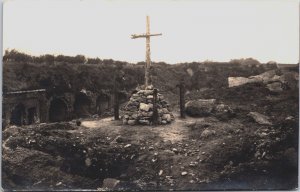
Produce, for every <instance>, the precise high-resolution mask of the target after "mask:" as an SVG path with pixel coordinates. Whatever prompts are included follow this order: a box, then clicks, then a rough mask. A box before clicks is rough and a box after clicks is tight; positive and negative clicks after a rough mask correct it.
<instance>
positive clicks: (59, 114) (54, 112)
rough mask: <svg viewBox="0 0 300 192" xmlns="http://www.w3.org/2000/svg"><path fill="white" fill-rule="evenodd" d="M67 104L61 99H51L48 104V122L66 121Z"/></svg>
mask: <svg viewBox="0 0 300 192" xmlns="http://www.w3.org/2000/svg"><path fill="white" fill-rule="evenodd" d="M67 109H68V107H67V104H66V103H65V102H64V101H63V100H62V99H59V98H57V99H53V100H52V101H51V103H50V109H49V121H50V122H59V121H64V120H66V119H67V114H68V110H67Z"/></svg>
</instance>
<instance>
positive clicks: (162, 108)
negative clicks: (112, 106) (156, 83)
mask: <svg viewBox="0 0 300 192" xmlns="http://www.w3.org/2000/svg"><path fill="white" fill-rule="evenodd" d="M153 94H154V89H153V86H148V87H147V88H146V89H143V90H137V92H136V93H134V94H133V95H132V96H131V98H130V100H129V101H128V103H127V104H126V105H125V106H124V107H123V109H122V120H123V124H128V125H136V124H141V125H151V124H152V123H153V103H154V96H153ZM156 106H157V112H158V119H157V122H158V124H163V125H165V124H168V123H171V122H172V121H173V120H174V116H173V114H172V113H171V110H170V106H169V104H168V102H167V101H166V100H165V99H164V97H163V95H161V94H160V93H157V102H156Z"/></svg>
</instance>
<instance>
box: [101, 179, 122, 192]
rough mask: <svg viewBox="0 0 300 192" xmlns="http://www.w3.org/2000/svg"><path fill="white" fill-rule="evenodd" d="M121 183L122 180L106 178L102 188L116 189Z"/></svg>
mask: <svg viewBox="0 0 300 192" xmlns="http://www.w3.org/2000/svg"><path fill="white" fill-rule="evenodd" d="M119 183H120V180H117V179H114V178H106V179H104V180H103V185H102V188H108V189H114V188H115V187H116V186H117V185H118V184H119Z"/></svg>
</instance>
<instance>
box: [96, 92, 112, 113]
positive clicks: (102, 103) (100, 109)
mask: <svg viewBox="0 0 300 192" xmlns="http://www.w3.org/2000/svg"><path fill="white" fill-rule="evenodd" d="M109 102H110V98H109V96H108V95H106V94H101V95H99V96H98V97H97V101H96V109H97V114H98V115H103V113H104V112H105V111H107V110H109V108H110V106H109Z"/></svg>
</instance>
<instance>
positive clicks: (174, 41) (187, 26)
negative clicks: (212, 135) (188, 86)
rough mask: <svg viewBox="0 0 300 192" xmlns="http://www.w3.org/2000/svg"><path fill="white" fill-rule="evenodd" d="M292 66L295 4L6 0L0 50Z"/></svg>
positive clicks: (288, 0) (289, 0)
mask: <svg viewBox="0 0 300 192" xmlns="http://www.w3.org/2000/svg"><path fill="white" fill-rule="evenodd" d="M146 15H149V16H150V30H151V32H152V33H162V36H158V37H153V38H151V60H152V61H156V62H159V61H164V62H167V63H180V62H193V61H196V62H201V61H206V60H210V61H223V62H226V61H230V60H231V59H239V58H249V57H252V58H255V59H257V60H259V61H260V62H263V63H264V62H268V61H276V62H278V63H298V62H299V2H298V1H297V0H284V1H283V0H239V1H238V0H210V1H209V0H206V1H205V0H151V1H150V0H6V1H4V5H3V51H4V50H5V49H17V50H19V51H22V52H25V53H28V54H32V55H42V54H55V55H58V54H64V55H70V56H75V55H77V54H82V55H85V56H86V57H99V58H101V59H110V58H111V59H114V60H120V61H127V62H132V63H135V62H139V61H144V60H145V46H146V45H145V39H131V38H130V36H131V34H140V33H145V31H146Z"/></svg>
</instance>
